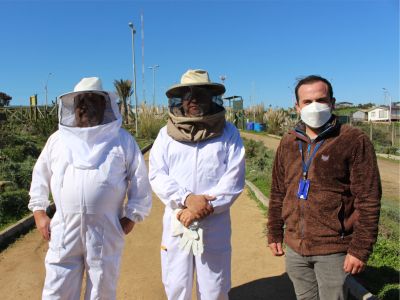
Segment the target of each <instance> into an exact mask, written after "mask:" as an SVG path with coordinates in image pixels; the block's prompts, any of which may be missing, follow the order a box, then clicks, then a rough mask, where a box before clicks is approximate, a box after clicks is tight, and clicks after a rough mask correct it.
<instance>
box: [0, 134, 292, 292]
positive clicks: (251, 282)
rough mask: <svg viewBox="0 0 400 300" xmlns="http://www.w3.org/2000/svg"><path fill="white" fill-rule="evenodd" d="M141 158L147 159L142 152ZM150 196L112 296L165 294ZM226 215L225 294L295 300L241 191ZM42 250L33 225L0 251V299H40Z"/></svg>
mask: <svg viewBox="0 0 400 300" xmlns="http://www.w3.org/2000/svg"><path fill="white" fill-rule="evenodd" d="M275 141H277V142H278V143H279V141H278V140H275ZM145 159H146V161H148V153H147V154H146V155H145ZM153 197H154V201H153V208H152V212H151V214H150V216H149V217H148V218H146V220H145V221H144V222H143V223H138V224H137V225H136V226H135V228H134V230H133V231H132V232H131V233H130V234H129V235H128V236H127V238H126V243H125V248H124V252H123V258H122V266H121V273H120V279H119V283H118V292H117V299H135V300H142V299H143V300H158V299H167V298H166V296H165V292H164V286H163V284H162V281H161V263H160V248H159V247H160V242H161V232H162V215H163V212H164V204H163V203H162V202H161V201H160V200H159V199H158V198H157V197H156V196H155V195H154V194H153ZM231 216H232V229H233V234H232V249H233V251H232V290H231V292H230V294H229V296H230V299H233V300H247V299H248V300H251V299H282V300H286V299H288V300H289V299H296V297H295V294H294V290H293V286H292V284H291V282H290V279H289V278H288V276H287V275H286V273H285V268H284V258H283V257H280V258H275V257H273V256H272V254H271V253H270V251H269V248H268V245H267V240H266V238H265V236H264V234H263V229H264V225H265V223H266V219H265V217H264V215H263V213H262V211H261V210H260V209H259V208H258V206H257V205H256V204H255V202H254V201H253V200H252V199H251V198H250V197H249V195H248V193H247V190H245V191H244V192H243V194H242V195H241V196H240V197H239V198H238V200H237V201H236V203H235V204H234V205H233V206H232V208H231ZM47 249H48V244H47V242H46V241H45V240H43V239H42V238H41V237H40V235H39V233H38V231H37V230H36V229H35V230H33V232H31V233H29V234H27V235H25V236H24V237H23V238H22V239H21V240H20V241H18V242H16V243H15V244H14V245H13V247H12V248H10V249H8V250H6V251H4V252H3V253H1V254H0V295H1V296H0V298H1V299H3V300H8V299H10V300H15V299H18V300H20V299H21V300H22V299H40V297H41V292H42V288H43V283H44V278H45V269H44V258H45V255H46V251H47ZM193 299H196V297H195V296H193Z"/></svg>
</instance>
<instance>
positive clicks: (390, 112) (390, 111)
mask: <svg viewBox="0 0 400 300" xmlns="http://www.w3.org/2000/svg"><path fill="white" fill-rule="evenodd" d="M383 89H384V90H385V91H386V93H388V94H389V96H390V105H389V117H388V118H389V125H390V124H391V121H392V95H390V93H389V91H388V90H387V89H385V88H383Z"/></svg>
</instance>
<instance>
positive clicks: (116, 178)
mask: <svg viewBox="0 0 400 300" xmlns="http://www.w3.org/2000/svg"><path fill="white" fill-rule="evenodd" d="M125 175H126V166H125V157H124V156H123V155H119V154H114V153H110V154H108V155H104V156H102V157H101V158H100V160H99V163H98V168H97V170H96V171H95V174H94V176H95V180H96V181H97V182H98V183H99V184H100V185H106V186H116V185H118V184H119V183H120V182H121V180H123V179H124V178H125Z"/></svg>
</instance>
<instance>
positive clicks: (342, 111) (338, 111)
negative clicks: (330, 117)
mask: <svg viewBox="0 0 400 300" xmlns="http://www.w3.org/2000/svg"><path fill="white" fill-rule="evenodd" d="M357 110H359V108H357V107H353V108H344V109H335V110H334V111H333V113H334V114H335V115H337V116H343V115H349V114H352V113H354V112H356V111H357Z"/></svg>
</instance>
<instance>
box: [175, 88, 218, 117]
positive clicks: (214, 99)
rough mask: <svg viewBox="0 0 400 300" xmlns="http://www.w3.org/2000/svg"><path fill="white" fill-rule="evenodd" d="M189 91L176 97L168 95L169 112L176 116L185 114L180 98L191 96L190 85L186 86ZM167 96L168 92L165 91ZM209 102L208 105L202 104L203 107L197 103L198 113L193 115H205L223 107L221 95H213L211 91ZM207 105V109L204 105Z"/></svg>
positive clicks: (214, 112) (191, 89)
mask: <svg viewBox="0 0 400 300" xmlns="http://www.w3.org/2000/svg"><path fill="white" fill-rule="evenodd" d="M188 88H189V89H190V91H189V92H188V94H187V95H186V96H182V97H180V98H178V97H168V109H169V111H170V113H171V114H172V115H174V116H176V117H182V116H185V112H184V110H183V103H182V99H183V98H184V97H187V99H191V98H192V93H193V89H194V88H192V87H191V86H189V87H188ZM167 96H168V93H167ZM208 96H209V97H210V103H209V104H208V105H204V107H203V106H202V105H201V104H197V105H198V106H199V108H200V111H201V112H200V113H199V114H198V115H195V116H193V117H202V116H205V115H212V114H216V113H219V112H221V111H222V110H223V109H224V107H223V100H222V95H215V92H213V91H211V92H210V95H208ZM206 106H207V107H209V109H208V108H207V109H206V108H205V107H206Z"/></svg>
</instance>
